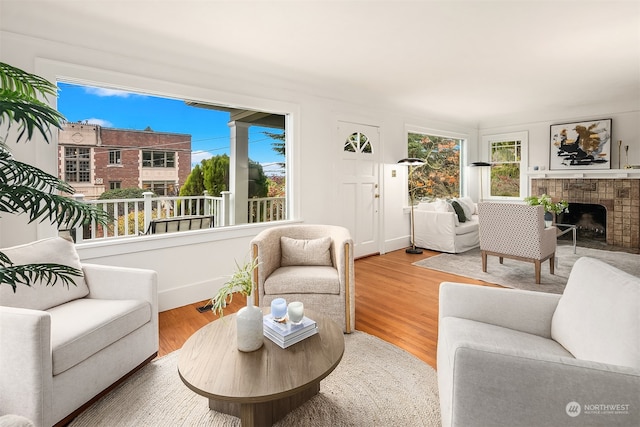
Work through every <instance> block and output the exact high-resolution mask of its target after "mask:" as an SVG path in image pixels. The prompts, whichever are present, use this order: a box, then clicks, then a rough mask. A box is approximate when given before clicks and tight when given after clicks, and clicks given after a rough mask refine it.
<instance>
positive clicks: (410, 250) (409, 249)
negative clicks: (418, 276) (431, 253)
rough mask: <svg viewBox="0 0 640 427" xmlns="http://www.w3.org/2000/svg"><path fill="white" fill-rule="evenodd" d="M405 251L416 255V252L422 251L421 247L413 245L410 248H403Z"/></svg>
mask: <svg viewBox="0 0 640 427" xmlns="http://www.w3.org/2000/svg"><path fill="white" fill-rule="evenodd" d="M405 252H406V253H408V254H416V255H417V254H421V253H422V249H418V248H414V247H413V246H412V247H410V248H407V249H406V250H405Z"/></svg>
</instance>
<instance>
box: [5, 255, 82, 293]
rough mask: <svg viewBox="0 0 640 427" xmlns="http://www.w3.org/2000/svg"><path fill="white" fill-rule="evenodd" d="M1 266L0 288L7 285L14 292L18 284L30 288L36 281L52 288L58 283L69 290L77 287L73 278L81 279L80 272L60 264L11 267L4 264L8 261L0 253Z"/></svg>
mask: <svg viewBox="0 0 640 427" xmlns="http://www.w3.org/2000/svg"><path fill="white" fill-rule="evenodd" d="M0 255H1V256H0V258H1V259H2V266H0V286H1V285H3V284H6V285H9V286H11V287H12V288H13V292H16V290H17V287H18V285H19V284H23V285H26V286H31V284H32V283H34V282H36V281H41V282H42V283H44V284H45V286H54V285H55V284H56V283H58V281H60V282H62V285H64V286H66V287H67V288H69V286H70V285H74V286H77V285H76V284H75V282H74V280H73V278H74V277H81V276H82V270H79V269H77V268H74V267H69V266H66V265H61V264H53V263H42V264H23V265H11V264H10V262H9V263H5V260H8V258H7V257H6V255H5V254H3V253H2V252H0Z"/></svg>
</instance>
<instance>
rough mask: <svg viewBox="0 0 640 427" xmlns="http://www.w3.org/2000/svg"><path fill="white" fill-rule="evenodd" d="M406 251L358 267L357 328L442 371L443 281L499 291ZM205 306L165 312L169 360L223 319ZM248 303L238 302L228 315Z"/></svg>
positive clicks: (163, 336) (163, 349)
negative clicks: (429, 264)
mask: <svg viewBox="0 0 640 427" xmlns="http://www.w3.org/2000/svg"><path fill="white" fill-rule="evenodd" d="M437 254H438V252H431V251H424V253H423V254H422V255H411V254H407V253H405V251H404V250H398V251H394V252H390V253H387V254H384V255H377V256H371V257H367V258H361V259H358V260H356V262H355V269H356V270H355V276H356V329H357V330H359V331H363V332H366V333H369V334H371V335H375V336H377V337H379V338H381V339H383V340H385V341H388V342H390V343H392V344H394V345H396V346H398V347H400V348H403V349H405V350H406V351H408V352H410V353H412V354H413V355H415V356H416V357H418V358H420V359H422V360H424V361H425V362H426V363H428V364H429V365H431V366H432V367H434V368H435V367H436V344H437V340H438V288H439V285H440V282H446V281H450V282H464V283H474V284H479V285H487V286H496V285H492V284H489V283H485V282H481V281H478V280H473V279H469V278H466V277H461V276H456V275H453V274H448V273H443V272H439V271H435V270H428V269H425V268H422V267H416V266H413V265H411V263H413V262H415V261H418V260H420V259H423V258H428V257H430V256H434V255H437ZM206 303H207V301H202V302H199V303H196V304H190V305H187V306H184V307H179V308H176V309H173V310H169V311H164V312H162V313H160V320H159V324H160V351H159V352H158V356H159V357H161V356H164V355H166V354H168V353H170V352H172V351H174V350H178V349H180V348H181V347H182V345H183V344H184V342H185V341H186V340H187V338H189V337H190V336H191V335H192V334H193V333H194V332H196V331H197V330H198V329H200V328H201V327H203V326H204V325H206V324H207V323H209V322H211V321H213V320H215V319H217V316H215V315H214V314H213V313H212V312H211V311H210V310H208V311H206V312H204V313H200V312H198V310H197V308H198V307H201V306H203V305H204V304H206ZM244 304H245V300H244V299H243V298H242V297H238V298H234V299H233V301H232V303H231V304H230V305H229V306H228V307H227V309H226V311H225V313H226V314H230V313H234V312H236V311H237V310H239V309H240V307H242V306H243V305H244Z"/></svg>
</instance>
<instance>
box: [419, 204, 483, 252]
mask: <svg viewBox="0 0 640 427" xmlns="http://www.w3.org/2000/svg"><path fill="white" fill-rule="evenodd" d="M456 200H457V201H459V202H460V205H461V206H462V207H463V208H464V209H465V219H466V221H465V222H460V221H459V219H458V215H457V214H456V212H455V211H454V210H453V207H452V206H451V204H450V203H448V202H445V201H444V200H438V201H435V202H423V203H419V204H418V205H417V206H416V207H415V209H414V211H413V213H414V221H415V227H414V233H415V244H416V246H417V247H420V248H424V249H430V250H434V251H440V252H449V253H460V252H466V251H468V250H470V249H473V248H477V247H478V246H479V245H480V237H479V236H480V234H479V231H478V230H479V229H478V224H479V221H478V212H477V205H476V204H475V203H474V202H473V201H472V200H471V199H470V198H468V197H461V198H459V199H456Z"/></svg>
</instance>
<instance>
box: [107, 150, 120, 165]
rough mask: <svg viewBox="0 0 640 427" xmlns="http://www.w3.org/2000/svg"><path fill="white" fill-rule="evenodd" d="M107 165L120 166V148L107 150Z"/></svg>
mask: <svg viewBox="0 0 640 427" xmlns="http://www.w3.org/2000/svg"><path fill="white" fill-rule="evenodd" d="M108 165H109V166H122V150H109V163H108Z"/></svg>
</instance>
